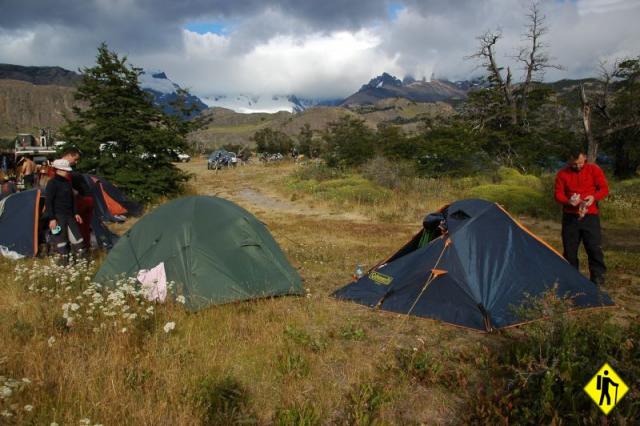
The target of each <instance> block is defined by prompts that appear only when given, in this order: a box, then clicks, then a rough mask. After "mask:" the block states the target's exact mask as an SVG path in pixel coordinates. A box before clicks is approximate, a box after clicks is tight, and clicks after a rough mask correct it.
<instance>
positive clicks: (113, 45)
mask: <svg viewBox="0 0 640 426" xmlns="http://www.w3.org/2000/svg"><path fill="white" fill-rule="evenodd" d="M530 4H531V2H530V1H529V0H39V1H38V0H0V63H10V64H18V65H58V66H62V67H64V68H67V69H71V70H77V69H78V68H81V67H86V66H91V65H92V64H93V63H94V62H95V55H96V51H97V46H98V45H99V44H100V43H101V42H103V41H104V42H106V43H107V44H108V46H109V48H110V49H112V50H115V51H116V52H118V54H120V55H126V56H127V58H128V60H129V62H130V63H131V64H133V65H135V66H139V67H143V68H145V69H153V70H163V71H165V72H166V74H167V75H168V77H169V78H170V79H172V80H173V81H175V82H176V83H178V84H180V85H181V86H183V87H186V88H188V89H189V90H191V92H192V93H194V94H196V95H199V96H213V95H222V94H227V95H228V94H253V95H265V94H279V95H288V94H295V95H297V96H301V97H310V98H321V99H332V98H340V97H346V96H348V95H349V94H351V93H353V92H355V91H357V90H358V89H359V88H360V86H361V85H362V84H365V83H367V82H368V81H369V80H370V79H371V78H373V77H375V76H376V75H379V74H381V73H383V72H388V73H390V74H393V75H395V76H397V77H399V78H403V77H404V76H407V75H410V76H412V77H414V78H417V79H420V78H422V77H426V78H427V79H429V78H431V76H432V75H434V76H435V77H436V78H446V79H450V80H462V79H467V78H471V77H474V76H478V75H480V73H481V70H479V69H478V68H477V65H478V64H477V63H476V62H474V61H472V60H469V59H465V57H468V56H469V55H471V54H472V53H473V52H474V50H476V49H477V45H478V41H477V40H476V37H477V36H479V35H481V34H482V33H484V32H485V31H487V30H492V31H495V30H500V31H501V33H502V35H503V36H502V39H501V40H500V41H499V43H498V45H497V59H498V61H499V63H500V64H501V65H504V66H511V67H512V69H513V72H514V75H515V77H516V79H519V78H521V76H522V70H521V67H520V65H518V64H517V63H516V62H515V61H514V59H513V56H514V55H515V53H516V52H517V50H518V49H519V48H520V47H522V46H524V45H526V43H525V41H524V39H523V33H524V31H525V27H526V24H527V17H526V15H527V10H528V7H529V6H530ZM540 7H541V9H542V11H543V13H544V15H545V16H546V24H547V26H548V27H549V31H548V33H547V34H546V35H545V37H544V42H545V43H546V45H547V46H548V47H547V50H548V52H549V54H550V56H551V57H552V58H555V59H554V63H556V64H558V65H562V67H563V70H549V71H548V72H547V73H546V75H545V76H544V78H545V80H547V81H553V80H558V79H562V78H581V77H589V76H595V75H597V73H598V64H599V62H600V61H602V60H605V61H608V63H609V64H611V63H613V62H615V60H616V59H618V58H624V57H629V56H638V55H640V25H638V22H640V0H542V1H541V2H540Z"/></svg>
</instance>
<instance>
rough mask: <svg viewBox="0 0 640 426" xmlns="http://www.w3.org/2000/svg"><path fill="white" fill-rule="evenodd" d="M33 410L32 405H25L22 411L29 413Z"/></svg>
mask: <svg viewBox="0 0 640 426" xmlns="http://www.w3.org/2000/svg"><path fill="white" fill-rule="evenodd" d="M31 410H33V405H25V406H24V411H31Z"/></svg>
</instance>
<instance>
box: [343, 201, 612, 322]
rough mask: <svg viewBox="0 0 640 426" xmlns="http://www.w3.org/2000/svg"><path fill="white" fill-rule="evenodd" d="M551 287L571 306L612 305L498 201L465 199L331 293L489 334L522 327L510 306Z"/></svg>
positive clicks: (439, 213) (439, 214)
mask: <svg viewBox="0 0 640 426" xmlns="http://www.w3.org/2000/svg"><path fill="white" fill-rule="evenodd" d="M434 218H435V219H436V220H434ZM438 219H439V220H438ZM425 234H426V235H431V237H432V239H431V240H430V241H428V242H427V241H426V240H425ZM427 240H428V239H427ZM552 288H555V289H556V293H557V295H558V296H560V297H569V298H571V299H572V302H573V305H574V306H575V307H578V308H586V307H601V306H608V305H613V302H612V301H611V299H610V298H609V296H608V295H607V294H605V293H604V292H602V291H600V290H599V289H598V288H597V287H596V286H595V285H594V284H593V283H592V282H590V281H589V280H587V279H586V278H585V277H584V276H583V275H582V274H580V273H579V272H578V271H577V270H576V269H574V268H573V267H572V266H571V265H569V264H568V263H567V262H566V261H565V260H564V258H563V257H562V256H561V255H560V254H559V253H558V252H556V251H555V250H554V249H553V248H552V247H551V246H550V245H549V244H547V243H545V242H544V241H543V240H542V239H540V238H539V237H537V236H536V235H534V234H533V233H532V232H530V231H529V230H527V229H526V228H525V227H524V226H522V225H521V224H520V223H518V222H517V221H516V220H515V219H513V218H512V217H511V216H510V215H509V214H508V213H507V212H506V211H505V210H504V209H503V208H502V207H500V206H499V205H498V204H495V203H491V202H488V201H484V200H474V199H471V200H462V201H458V202H455V203H453V204H451V205H449V206H447V207H445V208H443V209H441V211H439V212H438V213H436V214H432V215H429V216H428V217H427V219H425V229H424V230H423V231H421V232H420V233H419V234H418V235H416V236H415V237H414V238H413V239H412V240H411V241H410V242H409V243H408V244H407V245H405V246H404V247H403V248H401V249H400V250H399V251H398V252H397V253H396V254H394V255H393V256H391V257H390V258H389V259H387V260H386V261H384V262H383V263H382V264H380V265H378V266H376V267H374V268H373V269H372V270H371V271H369V273H368V274H367V275H365V276H363V277H362V278H360V279H358V280H356V281H353V282H352V283H350V284H348V285H347V286H345V287H343V288H341V289H339V290H338V291H336V292H335V293H334V294H333V296H334V297H336V298H338V299H344V300H351V301H354V302H357V303H360V304H363V305H368V306H371V307H377V308H379V309H383V310H386V311H392V312H398V313H402V314H411V315H417V316H421V317H426V318H433V319H436V320H440V321H443V322H447V323H450V324H454V325H459V326H463V327H468V328H473V329H479V330H486V331H491V330H492V329H495V328H502V327H507V326H511V325H516V324H519V323H522V322H523V320H524V319H523V318H519V317H518V314H517V312H516V309H515V308H517V307H519V306H521V305H522V304H523V303H525V302H526V301H527V298H528V297H537V296H540V295H542V294H543V293H544V292H546V291H548V290H550V289H552Z"/></svg>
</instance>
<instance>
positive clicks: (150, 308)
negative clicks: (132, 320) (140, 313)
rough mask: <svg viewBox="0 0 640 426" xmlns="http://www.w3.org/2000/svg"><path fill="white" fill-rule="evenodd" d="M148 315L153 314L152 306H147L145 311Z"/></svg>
mask: <svg viewBox="0 0 640 426" xmlns="http://www.w3.org/2000/svg"><path fill="white" fill-rule="evenodd" d="M146 312H147V313H148V314H149V315H151V314H153V306H149V307H148V308H147V311H146Z"/></svg>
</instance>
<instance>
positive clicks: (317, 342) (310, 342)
mask: <svg viewBox="0 0 640 426" xmlns="http://www.w3.org/2000/svg"><path fill="white" fill-rule="evenodd" d="M284 335H285V336H286V337H287V338H289V339H290V340H291V341H292V342H294V343H296V344H298V345H301V346H303V347H305V348H308V349H310V350H311V351H312V352H321V351H323V350H324V349H326V347H327V340H326V338H324V337H322V336H311V335H310V334H309V333H307V332H306V331H304V330H300V329H297V328H295V327H292V326H289V325H288V326H287V327H286V328H285V330H284Z"/></svg>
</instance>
